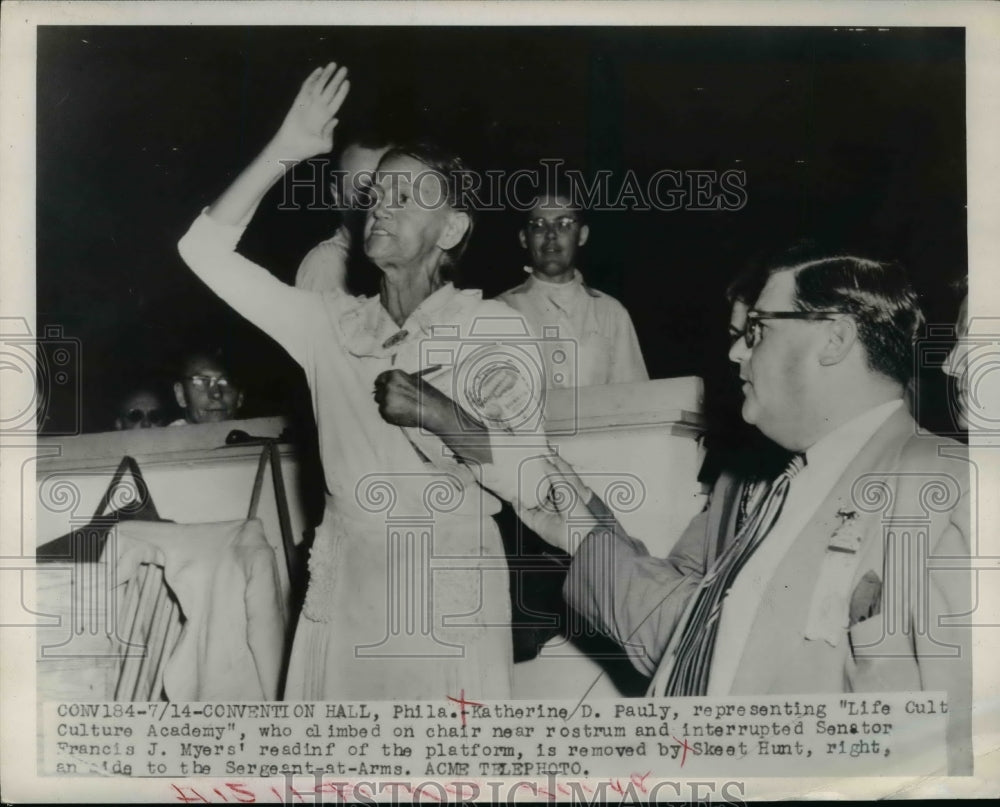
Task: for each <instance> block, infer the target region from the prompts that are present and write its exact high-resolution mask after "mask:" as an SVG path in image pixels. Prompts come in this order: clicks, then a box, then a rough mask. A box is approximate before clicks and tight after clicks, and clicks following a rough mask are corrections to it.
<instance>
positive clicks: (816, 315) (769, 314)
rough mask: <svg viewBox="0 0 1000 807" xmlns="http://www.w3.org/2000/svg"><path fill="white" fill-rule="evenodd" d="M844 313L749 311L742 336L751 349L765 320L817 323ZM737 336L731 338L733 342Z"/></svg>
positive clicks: (758, 340) (756, 341) (756, 343)
mask: <svg viewBox="0 0 1000 807" xmlns="http://www.w3.org/2000/svg"><path fill="white" fill-rule="evenodd" d="M846 313H847V312H846V311H757V310H755V309H751V310H750V311H749V312H748V313H747V324H746V327H744V328H743V332H742V336H743V341H744V342H746V346H747V347H748V348H750V349H753V348H754V347H756V346H757V345H758V344H759V343H760V338H761V334H762V332H763V326H762V325H761V323H762V322H763V320H765V319H801V320H806V321H807V322H818V321H820V320H826V319H836V318H837V317H838V316H840V315H843V314H846ZM738 338H739V335H737V336H735V337H734V338H733V341H734V342H735V341H736V339H738Z"/></svg>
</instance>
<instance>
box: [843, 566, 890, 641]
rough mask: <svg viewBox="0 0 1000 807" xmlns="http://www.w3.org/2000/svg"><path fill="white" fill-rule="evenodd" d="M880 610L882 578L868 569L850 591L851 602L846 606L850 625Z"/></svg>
mask: <svg viewBox="0 0 1000 807" xmlns="http://www.w3.org/2000/svg"><path fill="white" fill-rule="evenodd" d="M881 612H882V578H880V577H879V576H878V575H877V574H876V573H875V572H873V571H872V570H870V569H869V570H868V571H867V572H865V573H864V576H863V577H862V578H861V580H860V581H859V582H858V585H857V586H855V588H854V591H853V592H852V593H851V602H850V605H849V606H848V615H849V617H850V626H851V627H854V626H855V625H857V624H858V623H859V622H864V621H865V620H866V619H871V618H872V617H873V616H875V615H876V614H880V613H881Z"/></svg>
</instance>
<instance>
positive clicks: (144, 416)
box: [125, 409, 167, 426]
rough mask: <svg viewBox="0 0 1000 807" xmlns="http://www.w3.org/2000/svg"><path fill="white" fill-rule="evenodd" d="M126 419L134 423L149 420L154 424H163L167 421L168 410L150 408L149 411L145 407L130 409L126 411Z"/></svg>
mask: <svg viewBox="0 0 1000 807" xmlns="http://www.w3.org/2000/svg"><path fill="white" fill-rule="evenodd" d="M125 420H127V421H128V422H129V423H131V424H133V425H135V424H138V423H142V422H143V421H144V420H148V421H149V422H150V423H152V424H153V425H154V426H162V425H163V424H164V423H166V422H167V412H166V410H165V409H150V410H148V411H146V410H143V409H129V410H128V412H126V413H125Z"/></svg>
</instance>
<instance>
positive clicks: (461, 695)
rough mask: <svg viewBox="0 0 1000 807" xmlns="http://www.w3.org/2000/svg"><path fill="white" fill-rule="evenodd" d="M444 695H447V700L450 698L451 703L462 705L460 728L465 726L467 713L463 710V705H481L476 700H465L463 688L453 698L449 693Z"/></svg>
mask: <svg viewBox="0 0 1000 807" xmlns="http://www.w3.org/2000/svg"><path fill="white" fill-rule="evenodd" d="M446 697H447V698H448V700H450V701H451V702H452V703H457V704H459V705H460V706H461V707H462V709H461V715H462V728H465V716H466V714H468V713H467V712H466V711H465V707H466V706H482V705H483V704H481V703H479V702H478V701H467V700H466V699H465V690H464V689H463V690H460V691H459V693H458V697H457V698H453V697H452V696H451V695H448V696H446Z"/></svg>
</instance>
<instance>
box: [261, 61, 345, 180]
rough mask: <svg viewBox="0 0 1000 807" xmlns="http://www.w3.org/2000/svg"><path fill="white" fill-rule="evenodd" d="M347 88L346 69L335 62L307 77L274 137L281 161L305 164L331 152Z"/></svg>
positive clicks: (318, 68)
mask: <svg viewBox="0 0 1000 807" xmlns="http://www.w3.org/2000/svg"><path fill="white" fill-rule="evenodd" d="M350 88H351V83H350V82H349V81H348V80H347V68H346V67H340V68H339V69H338V67H337V63H336V62H330V63H329V64H328V65H327V66H326V67H317V68H316V69H315V70H313V71H312V73H310V74H309V77H308V78H306V80H305V81H304V82H303V83H302V88H301V89H300V90H299V94H298V95H297V96H296V97H295V101H294V102H293V103H292V108H291V109H289V110H288V114H287V115H286V116H285V120H284V122H283V123H282V124H281V128H280V129H278V134H277V135H276V136H275V144H276V146H277V148H278V149H279V151H280V153H281V155H282V156H283V158H284V159H289V160H300V161H301V160H308V159H309V158H310V157H315V156H317V155H318V154H325V153H326V152H328V151H330V150H331V149H332V148H333V130H334V128H335V127H336V126H337V112H339V111H340V107H341V105H342V104H343V103H344V99H345V98H346V97H347V93H348V91H349V90H350Z"/></svg>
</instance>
